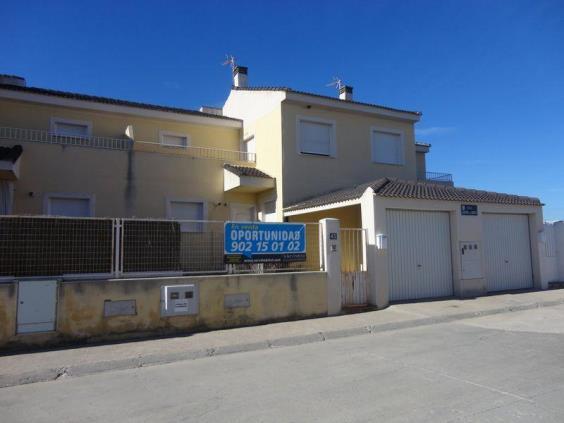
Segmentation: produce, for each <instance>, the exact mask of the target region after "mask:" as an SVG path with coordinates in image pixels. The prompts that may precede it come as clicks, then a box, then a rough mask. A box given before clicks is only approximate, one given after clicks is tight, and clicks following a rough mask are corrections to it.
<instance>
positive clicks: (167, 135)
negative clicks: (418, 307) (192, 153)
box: [160, 131, 189, 148]
mask: <svg viewBox="0 0 564 423" xmlns="http://www.w3.org/2000/svg"><path fill="white" fill-rule="evenodd" d="M160 138H161V144H162V145H165V146H167V147H179V148H186V147H188V144H189V143H188V135H186V134H178V133H175V132H167V131H161V133H160Z"/></svg>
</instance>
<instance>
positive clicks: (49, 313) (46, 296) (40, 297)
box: [17, 280, 57, 333]
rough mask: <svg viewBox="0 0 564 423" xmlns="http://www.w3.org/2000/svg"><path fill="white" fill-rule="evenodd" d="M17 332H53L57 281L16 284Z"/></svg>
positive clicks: (21, 282)
mask: <svg viewBox="0 0 564 423" xmlns="http://www.w3.org/2000/svg"><path fill="white" fill-rule="evenodd" d="M17 319H18V321H17V325H18V327H17V332H18V333H35V332H49V331H53V330H55V321H56V319H57V281H56V280H50V281H45V280H35V281H20V282H18V313H17Z"/></svg>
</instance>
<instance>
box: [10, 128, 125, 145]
mask: <svg viewBox="0 0 564 423" xmlns="http://www.w3.org/2000/svg"><path fill="white" fill-rule="evenodd" d="M0 138H4V139H9V140H15V141H26V142H37V143H43V144H61V145H69V146H73V147H90V148H102V149H108V150H130V149H131V146H132V143H133V141H131V140H130V139H129V138H123V139H118V138H104V137H94V136H91V137H73V136H67V135H57V134H54V133H52V132H49V131H41V130H38V129H24V128H7V127H0Z"/></svg>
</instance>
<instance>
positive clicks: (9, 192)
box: [0, 180, 14, 215]
mask: <svg viewBox="0 0 564 423" xmlns="http://www.w3.org/2000/svg"><path fill="white" fill-rule="evenodd" d="M13 201H14V183H13V182H12V181H3V180H0V215H3V214H12V203H13Z"/></svg>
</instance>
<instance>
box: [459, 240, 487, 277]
mask: <svg viewBox="0 0 564 423" xmlns="http://www.w3.org/2000/svg"><path fill="white" fill-rule="evenodd" d="M460 264H461V269H462V279H479V278H482V277H483V275H482V251H481V250H480V243H479V242H477V241H463V242H461V243H460Z"/></svg>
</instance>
